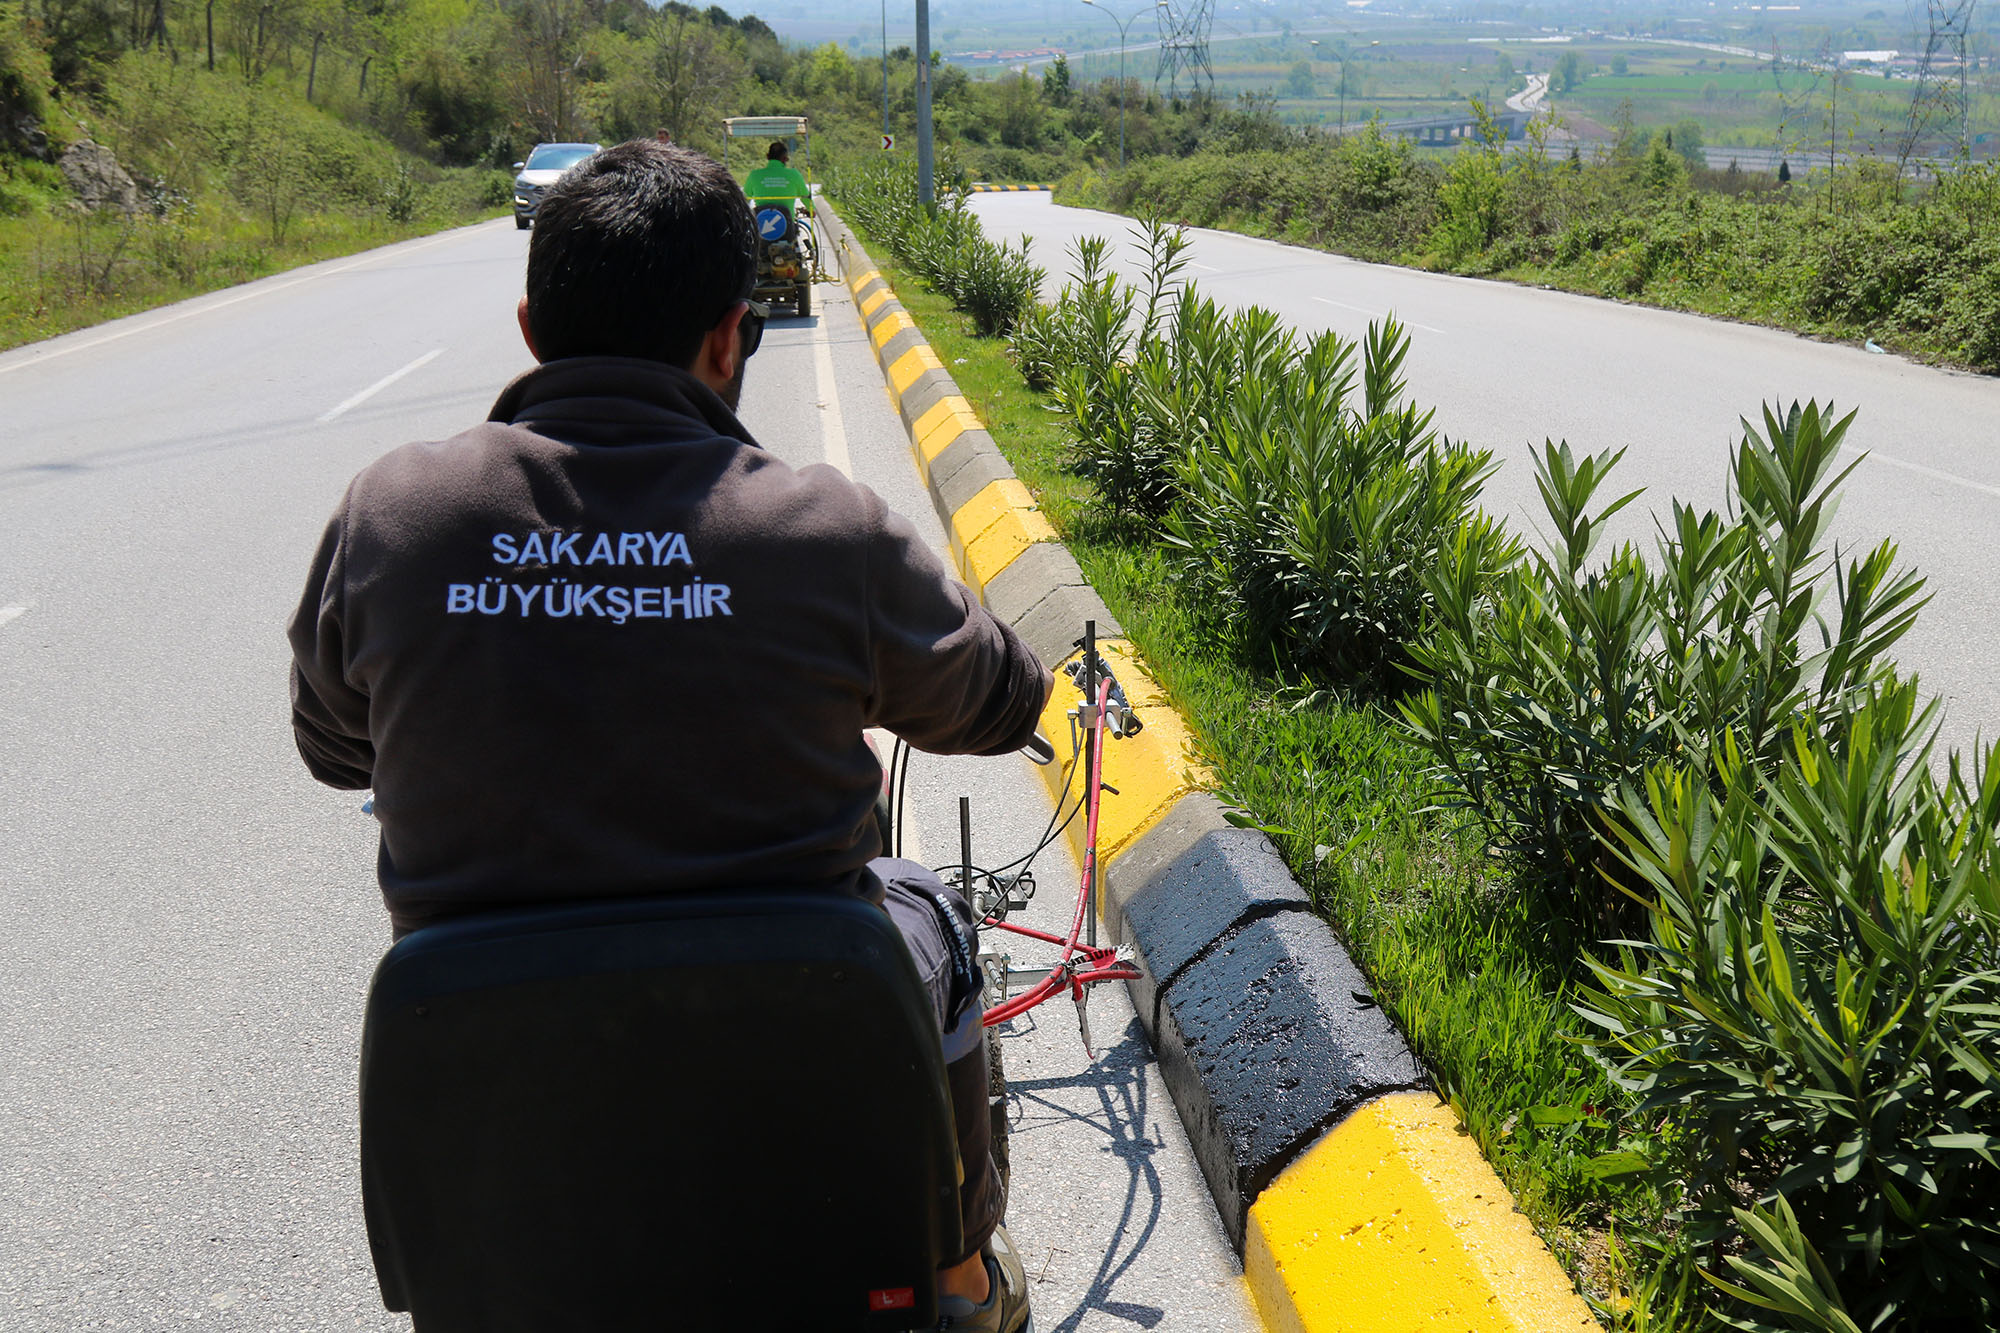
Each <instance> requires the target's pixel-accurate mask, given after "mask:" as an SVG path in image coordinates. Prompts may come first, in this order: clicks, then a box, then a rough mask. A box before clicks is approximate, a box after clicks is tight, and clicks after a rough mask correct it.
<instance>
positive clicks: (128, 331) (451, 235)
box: [0, 228, 465, 375]
mask: <svg viewBox="0 0 2000 1333" xmlns="http://www.w3.org/2000/svg"><path fill="white" fill-rule="evenodd" d="M463 230H465V229H464V228H460V229H458V230H454V231H448V232H446V233H444V234H443V235H442V236H436V237H433V238H431V239H430V240H428V241H420V242H418V243H417V244H415V245H410V246H408V247H406V248H402V249H398V250H397V251H396V253H395V254H394V255H386V254H383V253H382V252H381V251H379V250H377V251H373V252H371V253H369V254H367V255H364V256H362V257H361V258H359V259H356V260H353V261H351V262H349V263H345V264H338V265H335V266H334V267H332V268H327V269H321V270H319V271H318V272H316V273H308V274H306V275H305V276H304V277H302V278H293V279H292V280H291V281H290V282H278V283H273V284H272V285H270V286H269V287H259V288H257V289H256V290H254V291H248V292H243V293H241V294H239V295H236V296H231V297H228V298H226V299H224V300H220V301H209V302H206V303H205V304H203V305H200V306H198V307H196V308H195V309H193V310H182V311H180V312H178V313H177V314H172V315H168V316H167V317H166V318H165V319H156V320H152V321H150V322H148V323H145V324H139V325H135V326H133V327H131V328H124V329H120V330H118V331H117V332H116V333H107V334H105V335H104V336H103V337H102V338H92V339H90V340H89V341H87V342H80V343H71V344H69V346H67V347H56V348H51V349H50V350H48V351H46V352H38V353H35V354H34V355H32V356H28V357H25V358H23V359H22V360H19V361H14V362H10V363H8V364H7V365H4V366H0V375H5V374H8V373H10V372H12V371H16V370H25V369H26V368H27V367H29V366H39V365H43V364H45V363H47V362H50V361H53V360H55V359H56V358H57V357H59V356H68V355H69V354H70V353H71V352H88V351H89V350H90V349H91V348H93V347H102V346H104V345H105V344H106V343H115V342H117V341H118V340H119V339H120V338H130V337H131V336H132V335H134V334H136V333H151V332H152V331H153V330H154V329H162V328H165V327H166V326H167V325H169V324H178V323H180V322H181V321H182V320H184V319H193V318H194V317H195V316H196V315H206V314H208V313H209V312H210V311H213V310H222V309H225V308H227V307H229V306H233V305H240V304H242V303H243V302H245V301H254V300H256V299H257V298H258V297H260V296H271V295H273V294H275V293H277V292H282V291H289V290H290V289H291V288H293V287H303V286H304V285H305V284H306V283H309V282H317V281H319V280H320V279H321V278H331V277H333V276H334V275H335V274H338V273H350V272H352V271H353V270H355V269H357V268H365V267H366V266H367V265H369V264H379V263H381V262H382V261H383V260H385V259H400V258H402V257H403V256H404V255H409V254H415V253H416V252H417V251H419V250H428V249H430V248H431V247H432V246H434V245H443V244H444V243H445V242H446V241H449V240H453V239H455V238H457V237H458V236H459V233H460V232H461V231H463ZM190 299H191V300H197V301H198V300H200V299H201V298H200V297H191V298H190Z"/></svg>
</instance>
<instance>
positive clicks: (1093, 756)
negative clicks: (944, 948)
mask: <svg viewBox="0 0 2000 1333" xmlns="http://www.w3.org/2000/svg"><path fill="white" fill-rule="evenodd" d="M1110 702H1111V678H1110V677H1109V676H1107V677H1105V679H1104V681H1103V682H1102V683H1101V684H1100V685H1099V686H1098V693H1097V708H1096V710H1095V712H1094V714H1093V721H1092V725H1091V727H1090V729H1089V731H1088V732H1087V733H1086V734H1085V737H1084V744H1085V745H1087V746H1089V747H1090V765H1089V769H1088V780H1089V783H1090V790H1089V791H1088V792H1086V793H1085V794H1084V805H1085V808H1086V809H1087V810H1088V812H1089V814H1088V817H1087V818H1086V819H1085V821H1084V834H1083V880H1082V882H1081V883H1080V884H1078V885H1077V888H1076V914H1075V916H1074V917H1072V918H1071V920H1070V925H1069V938H1067V939H1063V938H1062V937H1060V936H1056V935H1051V934H1049V933H1048V932H1047V931H1041V930H1035V929H1033V928H1032V927H1029V926H1015V925H1009V924H1008V923H1007V922H1004V921H995V920H993V919H992V918H991V917H988V918H987V922H986V923H987V924H988V925H997V926H1000V927H1001V928H1002V929H1005V930H1011V931H1013V932H1014V933H1015V934H1017V935H1026V936H1029V937H1030V938H1032V939H1038V940H1044V941H1046V942H1048V943H1050V944H1060V945H1062V946H1063V953H1062V960H1061V961H1060V962H1058V963H1057V964H1056V967H1055V969H1054V970H1053V971H1051V972H1050V973H1049V974H1048V975H1047V976H1046V977H1043V978H1042V979H1041V980H1040V981H1038V982H1036V983H1035V984H1034V985H1033V986H1030V987H1029V988H1028V989H1027V990H1024V991H1022V992H1021V993H1020V994H1019V995H1016V996H1014V997H1013V998H1012V999H1008V1000H1002V1001H1001V1002H1000V1003H999V1004H996V1005H994V1006H993V1007H992V1008H991V1009H988V1010H987V1011H986V1012H985V1013H984V1014H983V1015H981V1017H980V1023H981V1025H982V1026H984V1027H989V1028H990V1027H994V1026H996V1025H997V1024H1000V1023H1005V1022H1006V1021H1007V1020H1008V1019H1010V1018H1017V1017H1019V1016H1020V1015H1022V1014H1025V1013H1026V1012H1028V1010H1030V1009H1032V1008H1034V1007H1035V1006H1036V1005H1038V1004H1040V1003H1041V1002H1042V1001H1043V1000H1046V999H1048V998H1049V997H1050V996H1053V995H1059V994H1061V993H1062V992H1063V990H1064V989H1066V988H1067V989H1069V990H1071V991H1073V992H1074V993H1076V994H1078V995H1079V996H1080V995H1081V994H1082V991H1083V988H1084V986H1086V985H1088V984H1090V983H1092V982H1097V981H1113V980H1129V979H1131V978H1134V977H1137V976H1138V975H1139V973H1138V970H1137V969H1136V968H1134V967H1132V965H1131V964H1129V963H1120V962H1119V961H1118V951H1117V950H1115V949H1100V948H1095V947H1093V946H1091V945H1084V946H1083V947H1082V949H1081V952H1082V954H1083V956H1084V958H1085V960H1086V961H1087V963H1088V966H1087V968H1086V969H1085V970H1083V971H1077V970H1075V969H1073V968H1071V967H1070V960H1071V959H1072V958H1074V957H1076V955H1077V953H1078V952H1079V950H1078V947H1077V939H1078V938H1079V937H1080V936H1081V935H1082V934H1083V921H1084V916H1085V914H1086V913H1088V912H1089V910H1090V884H1091V880H1092V879H1093V878H1094V877H1095V873H1096V870H1097V812H1098V808H1099V807H1100V806H1101V805H1102V803H1103V789H1104V782H1103V777H1104V709H1105V705H1107V704H1109V703H1110Z"/></svg>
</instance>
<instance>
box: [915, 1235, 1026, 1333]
mask: <svg viewBox="0 0 2000 1333" xmlns="http://www.w3.org/2000/svg"><path fill="white" fill-rule="evenodd" d="M986 1277H987V1280H988V1281H990V1282H991V1283H992V1284H993V1290H991V1291H989V1292H987V1293H986V1303H985V1304H984V1305H974V1304H973V1303H972V1302H971V1301H968V1300H966V1299H965V1298H964V1297H963V1296H946V1297H943V1298H942V1299H940V1300H939V1301H938V1313H939V1314H940V1315H942V1316H943V1318H942V1319H940V1320H939V1322H938V1327H939V1328H940V1329H949V1330H950V1331H951V1333H1035V1319H1034V1316H1033V1315H1032V1314H1030V1313H1029V1311H1028V1275H1027V1272H1026V1271H1025V1270H1024V1269H1022V1267H1021V1257H1020V1256H1019V1255H1018V1254H1015V1253H1014V1242H1013V1240H1012V1239H1011V1238H1010V1237H1009V1236H1008V1235H1007V1228H1006V1227H995V1228H993V1239H992V1240H990V1241H988V1242H986Z"/></svg>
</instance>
